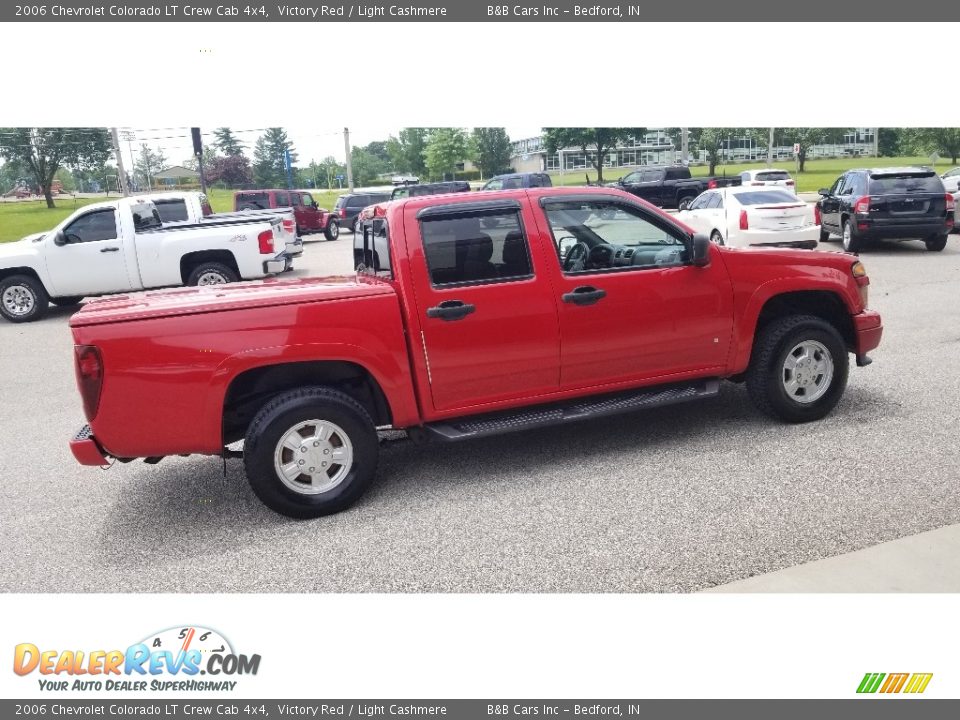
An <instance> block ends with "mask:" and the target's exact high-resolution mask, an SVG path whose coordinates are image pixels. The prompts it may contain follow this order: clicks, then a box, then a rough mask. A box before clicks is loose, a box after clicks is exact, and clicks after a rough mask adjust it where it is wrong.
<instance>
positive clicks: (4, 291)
mask: <svg viewBox="0 0 960 720" xmlns="http://www.w3.org/2000/svg"><path fill="white" fill-rule="evenodd" d="M49 303H50V298H49V296H48V295H47V291H46V290H44V289H43V285H42V284H41V283H40V281H39V280H37V279H36V278H32V277H30V276H29V275H10V276H9V277H5V278H3V280H0V315H3V317H4V318H6V319H7V320H9V321H10V322H14V323H22V322H31V321H33V320H39V319H40V318H42V317H43V315H44V313H46V312H47V307H48V305H49Z"/></svg>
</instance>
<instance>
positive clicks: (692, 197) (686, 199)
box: [677, 195, 697, 208]
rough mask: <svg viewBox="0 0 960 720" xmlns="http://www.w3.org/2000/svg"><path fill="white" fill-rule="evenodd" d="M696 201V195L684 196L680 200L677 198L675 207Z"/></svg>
mask: <svg viewBox="0 0 960 720" xmlns="http://www.w3.org/2000/svg"><path fill="white" fill-rule="evenodd" d="M696 199H697V197H696V195H684V196H683V197H681V198H677V207H678V208H679V207H681V206H682V205H683V204H684V203H687V204H690V203H692V202H693V201H694V200H696Z"/></svg>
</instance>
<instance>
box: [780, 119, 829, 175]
mask: <svg viewBox="0 0 960 720" xmlns="http://www.w3.org/2000/svg"><path fill="white" fill-rule="evenodd" d="M846 131H847V128H811V127H804V128H777V129H776V130H774V134H773V138H774V142H776V143H777V145H796V144H799V145H800V153H799V154H798V156H797V159H798V160H799V163H800V172H803V169H804V166H805V165H806V162H807V152H808V151H809V150H810V148H811V147H812V146H813V145H822V144H823V143H829V142H840V141H841V140H842V139H843V135H844V133H845V132H846Z"/></svg>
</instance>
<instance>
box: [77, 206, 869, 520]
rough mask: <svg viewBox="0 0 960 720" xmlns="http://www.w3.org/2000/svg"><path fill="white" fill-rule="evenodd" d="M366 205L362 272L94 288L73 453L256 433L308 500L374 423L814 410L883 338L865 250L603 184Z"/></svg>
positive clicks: (129, 453)
mask: <svg viewBox="0 0 960 720" xmlns="http://www.w3.org/2000/svg"><path fill="white" fill-rule="evenodd" d="M611 211H612V213H613V217H612V218H610V213H611ZM601 215H604V216H606V217H607V219H605V220H603V221H602V223H601V222H600V220H599V218H600V216H601ZM373 216H374V218H376V219H378V220H379V222H376V221H375V222H373V223H371V224H370V226H369V227H368V226H367V225H366V224H365V225H364V228H363V232H362V233H361V234H360V235H357V236H355V238H354V255H355V257H356V258H358V260H359V262H358V267H359V270H358V272H357V273H356V274H354V275H351V276H349V277H342V278H302V279H298V280H293V281H287V282H276V283H263V284H262V285H259V286H257V287H256V292H251V288H250V287H244V286H237V287H229V286H228V287H226V288H217V289H216V291H215V292H214V291H212V290H213V289H212V288H193V289H188V290H186V291H173V292H169V293H158V294H150V293H147V294H144V295H142V296H139V297H138V298H137V302H136V303H133V304H131V303H111V302H110V301H95V302H92V303H89V304H88V305H86V306H85V307H84V308H83V310H81V311H80V312H79V313H77V314H76V315H74V316H73V318H72V319H71V327H72V332H73V339H74V342H75V343H76V347H75V359H76V360H75V363H76V374H77V383H78V387H79V391H80V395H81V398H82V400H83V407H84V412H85V415H86V418H87V422H88V425H87V426H84V427H83V429H81V430H80V432H79V433H77V434H76V436H75V437H74V438H73V439H72V440H71V441H70V447H71V450H72V451H73V454H74V456H75V458H76V459H77V460H78V461H79V462H81V463H83V464H86V465H104V464H107V463H108V462H109V458H111V457H114V458H118V459H122V460H124V461H127V460H131V459H133V458H149V461H150V462H151V463H156V462H158V461H159V460H160V459H161V457H162V456H164V455H183V454H190V453H200V454H207V455H212V456H218V457H219V456H225V457H226V456H234V457H237V456H239V455H240V454H241V451H236V452H234V451H231V450H229V449H227V448H228V446H230V445H233V444H234V443H236V442H238V441H239V440H243V441H244V444H243V450H242V457H243V462H244V467H245V469H246V474H247V478H248V479H249V482H250V484H251V486H252V488H253V490H254V492H255V493H256V494H257V496H258V497H259V498H260V499H261V500H262V501H263V502H264V503H265V504H267V505H268V506H269V507H271V508H272V509H274V510H275V511H277V512H280V513H283V514H285V515H289V516H291V517H298V518H308V517H317V516H319V515H325V514H329V513H332V512H337V511H339V510H342V509H344V508H346V507H348V506H349V505H350V504H351V503H353V502H354V501H356V500H357V498H359V497H360V496H361V495H362V494H363V492H364V490H365V489H366V488H367V487H368V486H369V485H370V483H371V481H372V480H373V477H374V474H375V472H376V468H377V459H378V452H379V442H378V428H380V429H384V428H392V429H395V430H406V432H407V434H408V436H409V437H410V438H411V439H412V440H414V441H417V442H425V441H431V440H432V441H437V442H455V441H461V440H469V439H471V438H476V437H481V436H486V435H494V434H497V433H504V432H510V431H515V430H523V429H527V428H533V427H540V426H544V425H551V424H564V423H570V422H577V421H584V420H590V419H593V418H597V417H601V416H604V415H608V414H611V413H619V412H625V411H629V410H638V409H644V408H652V407H656V406H659V405H667V404H670V403H677V402H684V401H687V400H694V399H698V398H708V397H714V396H716V395H717V394H718V392H719V386H720V380H721V379H723V378H728V379H731V380H734V381H741V380H745V382H746V386H747V390H748V392H749V395H750V397H751V398H752V399H753V401H754V402H755V403H756V405H757V406H758V408H759V409H760V410H761V411H763V412H764V413H767V414H769V415H770V416H772V417H774V418H777V419H779V420H782V421H786V422H806V421H811V420H817V419H819V418H822V417H823V416H825V415H826V414H827V413H829V412H830V411H831V410H832V409H833V407H834V406H835V405H836V404H837V402H838V401H839V400H840V397H841V396H842V394H843V392H844V388H845V386H846V381H847V373H848V366H849V357H848V353H853V354H854V355H855V356H856V359H857V364H858V365H865V364H868V363H869V362H870V359H869V358H868V356H867V353H868V352H870V351H871V350H873V349H874V348H876V347H877V345H878V344H879V342H880V337H881V333H882V326H881V320H880V316H879V315H878V314H877V313H876V312H873V311H871V310H868V309H867V286H868V284H869V279H868V278H867V275H866V271H865V270H864V267H863V265H862V264H861V263H860V262H858V261H857V259H856V258H855V257H853V256H851V255H848V254H846V253H811V252H805V251H803V252H801V251H791V250H755V251H752V252H742V251H738V250H733V249H729V248H724V247H720V246H717V245H714V244H713V243H711V242H710V240H709V238H707V236H705V235H702V234H694V233H693V232H691V231H690V229H689V228H687V227H686V226H684V225H683V224H682V223H679V222H678V221H677V220H675V219H674V218H673V217H672V216H670V215H668V214H666V213H664V212H663V211H661V210H658V209H657V208H655V207H653V206H652V205H650V204H648V203H645V202H642V201H640V200H637V199H636V198H634V197H633V196H631V195H630V194H628V193H625V192H622V191H619V190H615V189H611V188H531V189H523V190H505V191H502V192H500V193H498V194H497V195H496V196H491V195H443V196H440V195H434V196H430V197H414V198H407V199H404V200H401V201H394V202H390V203H385V204H382V205H377V206H376V208H375V211H374V213H373ZM483 218H496V219H497V222H495V223H493V225H495V226H496V228H495V229H494V230H490V231H485V230H483V228H482V226H481V225H482V224H481V222H480V221H481V220H482V219H483ZM171 318H176V321H175V322H174V321H171ZM561 337H562V342H561ZM253 348H255V349H256V351H255V352H251V349H253ZM185 417H187V418H190V422H183V418H185ZM637 422H639V425H638V432H639V433H641V434H642V426H643V424H644V423H648V422H653V421H652V420H639V421H637ZM599 449H600V448H593V451H599ZM102 477H107V476H102Z"/></svg>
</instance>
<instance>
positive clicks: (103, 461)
mask: <svg viewBox="0 0 960 720" xmlns="http://www.w3.org/2000/svg"><path fill="white" fill-rule="evenodd" d="M70 452H72V453H73V456H74V457H75V458H76V459H77V462H78V463H80V464H81V465H109V464H110V461H109V460H107V456H106V455H105V454H104V452H103V450H101V449H100V446H99V445H98V444H97V441H96V440H95V439H94V438H93V430H91V429H90V426H89V425H84V426H83V427H82V428H80V430H78V431H77V434H76V435H74V436H73V439H72V440H71V441H70Z"/></svg>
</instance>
